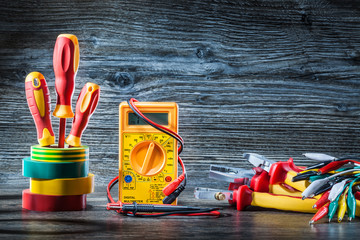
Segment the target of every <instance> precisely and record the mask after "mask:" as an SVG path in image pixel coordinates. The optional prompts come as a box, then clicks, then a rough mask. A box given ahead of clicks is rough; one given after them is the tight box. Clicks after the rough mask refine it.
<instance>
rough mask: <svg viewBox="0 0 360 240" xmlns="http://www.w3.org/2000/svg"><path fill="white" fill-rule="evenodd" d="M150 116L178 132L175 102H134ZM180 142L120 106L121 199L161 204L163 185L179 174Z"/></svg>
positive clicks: (154, 120) (125, 103) (129, 201)
mask: <svg viewBox="0 0 360 240" xmlns="http://www.w3.org/2000/svg"><path fill="white" fill-rule="evenodd" d="M134 104H135V106H136V107H137V108H138V109H139V110H140V111H141V112H142V113H143V114H144V115H145V116H146V117H147V118H149V119H150V120H152V121H153V122H155V123H157V124H160V125H162V126H164V127H166V128H169V129H170V130H172V131H174V132H176V133H177V132H178V107H177V104H176V103H174V102H135V103H134ZM177 158H178V154H177V142H176V139H174V138H172V137H171V136H169V135H167V134H165V133H163V132H161V131H159V130H157V129H155V128H154V127H152V126H151V125H148V124H147V123H146V122H144V121H143V120H142V119H140V118H139V117H138V116H137V115H136V114H135V113H134V112H133V111H132V110H131V108H130V107H129V105H128V104H127V102H122V103H121V104H120V106H119V201H120V202H123V203H132V202H137V203H149V204H150V203H155V204H162V199H163V198H164V197H165V196H164V194H163V193H162V189H163V188H164V187H165V186H167V185H168V184H169V183H170V182H172V181H173V180H175V179H176V178H177V177H178V169H177ZM173 204H176V201H175V202H174V203H173Z"/></svg>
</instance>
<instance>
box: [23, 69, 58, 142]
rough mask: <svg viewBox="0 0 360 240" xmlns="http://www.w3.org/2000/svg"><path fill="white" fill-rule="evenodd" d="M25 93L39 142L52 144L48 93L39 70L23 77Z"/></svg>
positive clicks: (53, 140)
mask: <svg viewBox="0 0 360 240" xmlns="http://www.w3.org/2000/svg"><path fill="white" fill-rule="evenodd" d="M25 93H26V99H27V103H28V105H29V109H30V112H31V115H32V116H33V118H34V122H35V126H36V130H37V138H38V142H39V144H40V145H41V146H49V145H51V144H54V142H55V135H54V132H53V129H52V125H51V118H50V94H49V90H48V87H47V84H46V80H45V77H44V76H43V75H42V74H41V73H39V72H32V73H29V74H28V75H27V77H26V79H25Z"/></svg>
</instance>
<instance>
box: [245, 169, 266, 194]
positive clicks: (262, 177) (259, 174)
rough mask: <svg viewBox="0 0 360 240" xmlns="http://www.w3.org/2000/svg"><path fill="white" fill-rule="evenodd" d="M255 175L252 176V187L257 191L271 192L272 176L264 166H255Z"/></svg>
mask: <svg viewBox="0 0 360 240" xmlns="http://www.w3.org/2000/svg"><path fill="white" fill-rule="evenodd" d="M253 169H254V170H255V175H254V176H253V177H252V178H251V183H250V187H251V188H252V189H253V190H254V191H255V192H269V184H270V176H269V173H268V172H267V171H265V170H264V169H262V168H253Z"/></svg>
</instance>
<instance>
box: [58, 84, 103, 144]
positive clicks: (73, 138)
mask: <svg viewBox="0 0 360 240" xmlns="http://www.w3.org/2000/svg"><path fill="white" fill-rule="evenodd" d="M99 97H100V87H99V86H98V85H97V84H95V83H86V84H85V86H84V87H83V89H82V90H81V92H80V95H79V97H78V100H77V102H76V109H75V117H74V120H73V124H72V128H71V131H70V135H69V136H68V137H67V138H66V140H65V141H66V143H67V144H69V145H70V146H74V147H79V146H81V135H82V133H83V132H84V130H85V128H86V126H87V125H88V122H89V119H90V117H91V115H92V114H93V113H94V111H95V109H96V106H97V104H98V102H99Z"/></svg>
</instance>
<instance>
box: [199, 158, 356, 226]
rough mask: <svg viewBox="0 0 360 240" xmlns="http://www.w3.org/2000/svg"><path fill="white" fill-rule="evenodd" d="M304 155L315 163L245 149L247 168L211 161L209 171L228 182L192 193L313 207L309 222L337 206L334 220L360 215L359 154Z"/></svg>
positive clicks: (243, 202)
mask: <svg viewBox="0 0 360 240" xmlns="http://www.w3.org/2000/svg"><path fill="white" fill-rule="evenodd" d="M304 155H305V156H306V157H308V158H310V159H312V160H319V161H320V163H319V164H315V165H313V166H310V167H298V166H296V165H295V164H294V163H293V159H292V158H290V159H289V160H288V161H287V162H281V161H279V162H274V161H271V160H269V159H267V158H266V157H264V156H261V155H259V154H255V153H246V154H244V157H245V158H246V159H247V160H248V161H249V162H250V163H251V164H252V165H254V168H253V169H252V170H247V169H242V168H233V167H227V166H221V165H211V166H210V173H209V177H210V178H213V179H217V180H221V181H226V182H229V188H228V189H227V190H221V189H211V188H200V187H197V188H195V192H194V194H195V198H197V199H214V200H219V201H224V200H226V201H228V202H229V203H230V204H231V205H235V206H236V209H237V210H238V211H242V210H244V209H246V208H247V207H248V206H257V207H262V208H271V209H278V210H284V211H295V212H305V213H315V215H314V216H313V218H312V219H311V220H310V222H309V223H310V224H313V223H315V222H317V221H319V220H320V219H322V218H323V217H324V216H326V215H327V216H328V221H329V222H331V221H332V219H333V216H334V215H335V213H336V212H337V215H338V217H337V221H338V222H341V221H342V220H343V219H344V216H345V214H347V217H348V221H351V220H352V219H353V218H354V217H355V216H360V189H359V188H358V186H359V185H360V167H359V166H358V165H359V164H360V161H359V160H360V159H358V158H354V157H344V158H335V157H332V156H329V155H325V154H319V153H307V154H304ZM349 163H351V165H346V166H344V165H345V164H349Z"/></svg>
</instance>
